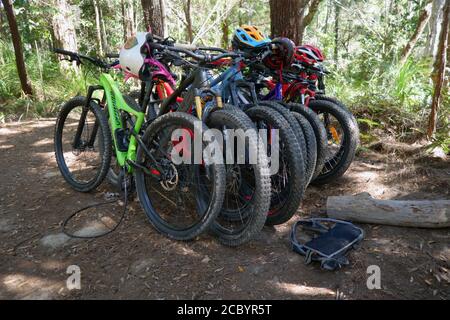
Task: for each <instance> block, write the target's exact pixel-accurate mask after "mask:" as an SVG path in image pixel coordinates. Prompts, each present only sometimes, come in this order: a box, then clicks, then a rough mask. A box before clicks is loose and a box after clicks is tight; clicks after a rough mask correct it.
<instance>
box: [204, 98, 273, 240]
mask: <svg viewBox="0 0 450 320" xmlns="http://www.w3.org/2000/svg"><path fill="white" fill-rule="evenodd" d="M206 124H207V125H208V127H209V128H212V129H213V128H214V129H218V130H220V132H221V133H222V136H223V137H224V139H223V140H224V141H223V142H224V143H223V146H224V148H223V150H226V152H224V155H225V156H227V158H226V159H225V160H226V161H225V162H226V163H227V164H226V176H227V177H226V192H225V199H224V203H223V206H222V210H221V212H220V214H219V216H218V218H217V219H216V221H215V222H214V224H213V225H212V231H213V232H214V233H215V235H216V236H217V237H218V240H219V241H220V242H221V243H222V244H225V245H228V246H238V245H241V244H243V243H245V242H248V241H250V240H251V239H252V238H253V237H254V236H255V235H257V234H258V233H259V232H260V231H261V229H262V228H263V227H264V223H265V221H266V216H267V211H268V210H269V205H270V175H269V168H268V162H267V156H266V153H265V152H262V151H264V149H263V148H262V147H260V146H259V139H258V134H257V131H256V130H255V129H256V128H255V126H254V125H253V123H252V122H251V120H250V119H249V118H248V116H247V115H246V114H245V113H244V112H243V111H241V110H240V109H238V108H237V107H234V106H231V105H225V106H224V108H223V109H215V110H213V111H212V112H211V113H210V114H209V116H208V118H207V119H206ZM246 139H247V140H246ZM247 141H248V143H247ZM240 143H241V146H243V148H242V149H240V150H242V153H240V152H239V151H238V150H239V149H238V148H239V147H238V145H239V144H240ZM229 152H231V153H229ZM252 155H253V160H254V161H253V162H252Z"/></svg>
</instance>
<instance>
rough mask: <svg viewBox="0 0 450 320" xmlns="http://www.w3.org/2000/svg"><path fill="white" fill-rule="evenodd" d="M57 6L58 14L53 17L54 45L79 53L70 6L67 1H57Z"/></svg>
mask: <svg viewBox="0 0 450 320" xmlns="http://www.w3.org/2000/svg"><path fill="white" fill-rule="evenodd" d="M55 6H56V7H57V8H58V13H57V14H55V15H54V16H53V21H52V25H53V34H54V38H55V43H54V45H55V47H59V48H64V49H66V50H69V51H77V50H78V44H77V36H76V33H75V24H74V21H73V17H72V15H71V12H72V10H71V8H70V5H69V4H68V3H67V0H55Z"/></svg>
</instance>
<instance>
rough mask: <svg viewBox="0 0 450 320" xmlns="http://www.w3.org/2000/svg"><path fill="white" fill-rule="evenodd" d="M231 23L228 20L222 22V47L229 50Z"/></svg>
mask: <svg viewBox="0 0 450 320" xmlns="http://www.w3.org/2000/svg"><path fill="white" fill-rule="evenodd" d="M229 23H230V22H229V21H228V18H227V19H224V20H223V22H222V47H223V48H228V45H229V39H228V33H229V31H230V24H229Z"/></svg>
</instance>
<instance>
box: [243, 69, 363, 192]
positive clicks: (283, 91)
mask: <svg viewBox="0 0 450 320" xmlns="http://www.w3.org/2000/svg"><path fill="white" fill-rule="evenodd" d="M296 67H297V66H296ZM261 70H262V71H261ZM257 71H259V72H260V73H259V74H258V72H254V73H253V74H252V76H251V78H252V80H253V81H255V82H256V83H258V84H259V86H257V88H258V92H259V94H260V98H261V99H263V100H275V101H283V102H285V103H286V104H285V105H286V106H287V107H288V108H290V110H291V111H294V112H298V113H300V114H302V115H304V116H305V117H308V118H309V119H310V120H311V121H310V124H311V125H312V126H313V127H314V129H315V132H316V137H317V138H318V141H317V145H318V152H317V154H318V157H317V159H318V161H317V162H318V163H319V164H320V163H322V165H321V166H318V167H317V168H316V172H315V174H314V176H313V181H312V182H313V183H315V184H324V183H328V182H331V181H333V180H335V179H337V178H339V177H341V176H342V175H343V174H344V173H345V172H346V171H347V169H348V168H349V166H350V164H351V163H352V161H353V159H354V156H355V153H356V148H357V146H358V141H359V130H358V126H357V123H356V121H355V120H354V118H353V116H352V115H351V113H350V111H348V110H346V109H345V108H343V107H341V106H339V105H337V104H335V103H334V102H333V101H332V100H330V99H328V98H327V97H326V96H323V95H320V96H318V95H317V96H316V93H317V92H318V91H319V90H318V88H317V86H316V85H317V80H318V78H314V77H313V78H308V76H307V75H305V73H304V70H303V67H301V68H299V69H298V68H294V69H291V70H289V71H284V72H280V71H277V70H270V71H269V72H268V73H269V74H270V75H271V76H272V79H270V80H267V79H265V77H266V76H267V75H268V73H267V68H265V69H261V68H260V69H257ZM316 72H317V73H321V76H323V74H324V72H323V70H320V69H318V70H316ZM255 74H256V75H257V76H256V78H255ZM263 78H264V79H263ZM266 88H267V89H269V92H268V93H266V94H263V93H262V91H263V90H264V89H266ZM305 107H307V108H309V109H311V110H312V111H314V113H315V114H316V115H317V117H318V118H317V117H316V116H312V115H311V113H308V111H306V108H305ZM318 119H319V120H320V122H321V123H322V124H323V126H324V128H325V135H324V133H323V130H322V128H321V126H320V125H319V122H318Z"/></svg>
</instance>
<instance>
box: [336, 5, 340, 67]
mask: <svg viewBox="0 0 450 320" xmlns="http://www.w3.org/2000/svg"><path fill="white" fill-rule="evenodd" d="M340 12H341V7H340V5H339V4H338V3H336V4H335V5H334V61H336V62H338V60H339V14H340Z"/></svg>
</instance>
